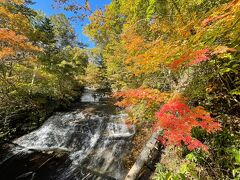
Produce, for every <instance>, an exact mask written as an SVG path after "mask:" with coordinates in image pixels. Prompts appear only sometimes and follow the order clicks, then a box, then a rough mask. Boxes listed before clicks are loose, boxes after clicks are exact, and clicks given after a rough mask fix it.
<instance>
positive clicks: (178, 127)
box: [154, 97, 221, 151]
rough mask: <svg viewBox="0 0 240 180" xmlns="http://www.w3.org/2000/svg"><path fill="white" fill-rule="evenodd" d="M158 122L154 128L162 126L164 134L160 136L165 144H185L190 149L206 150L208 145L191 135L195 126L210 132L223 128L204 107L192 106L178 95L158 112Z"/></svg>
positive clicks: (160, 139)
mask: <svg viewBox="0 0 240 180" xmlns="http://www.w3.org/2000/svg"><path fill="white" fill-rule="evenodd" d="M156 118H157V122H156V123H155V124H154V129H155V130H157V129H159V128H161V129H162V130H163V135H162V136H161V137H159V141H161V142H162V143H163V144H164V145H176V146H181V145H182V144H185V145H186V146H187V148H188V149H189V150H194V149H197V148H200V149H202V150H204V151H207V150H208V147H207V146H206V145H204V144H203V143H202V142H200V141H199V140H197V139H194V138H193V137H192V136H191V131H192V129H193V128H195V127H201V128H202V129H204V130H206V131H207V132H208V133H212V132H216V131H218V130H220V129H221V125H220V123H218V122H216V121H215V120H214V119H213V118H211V117H210V115H209V113H208V112H206V111H205V110H204V109H203V108H202V107H195V108H190V107H189V106H188V105H187V104H186V99H184V98H181V97H177V98H173V99H172V100H170V101H169V102H168V103H166V104H164V105H163V106H162V107H161V109H160V110H159V112H157V113H156Z"/></svg>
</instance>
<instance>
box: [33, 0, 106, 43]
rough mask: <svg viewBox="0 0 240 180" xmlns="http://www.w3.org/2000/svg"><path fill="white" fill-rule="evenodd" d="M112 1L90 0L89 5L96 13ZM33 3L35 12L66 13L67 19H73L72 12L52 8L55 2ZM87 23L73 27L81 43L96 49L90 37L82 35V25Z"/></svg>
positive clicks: (75, 23)
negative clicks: (96, 10)
mask: <svg viewBox="0 0 240 180" xmlns="http://www.w3.org/2000/svg"><path fill="white" fill-rule="evenodd" d="M110 1H111V0H89V4H90V7H91V10H92V11H94V10H95V9H97V8H103V7H104V6H105V5H108V4H109V3H110ZM33 2H35V4H34V5H32V6H31V7H32V8H33V9H35V10H41V11H43V12H44V13H45V14H46V15H47V16H50V15H54V14H59V13H64V14H65V15H66V16H67V17H71V13H70V12H66V11H63V10H60V9H54V8H52V5H53V4H54V0H33ZM79 21H80V20H79ZM87 23H88V21H87V20H86V21H85V22H72V26H73V27H74V29H75V31H76V34H77V36H78V39H79V40H80V41H81V42H83V43H85V44H88V45H89V47H94V43H93V42H92V41H91V40H90V39H89V38H88V37H86V36H84V35H83V34H82V30H83V26H82V24H87Z"/></svg>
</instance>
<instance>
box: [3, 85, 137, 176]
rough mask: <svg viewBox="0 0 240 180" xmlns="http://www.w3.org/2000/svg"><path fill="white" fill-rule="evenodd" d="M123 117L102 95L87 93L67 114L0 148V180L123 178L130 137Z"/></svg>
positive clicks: (130, 131) (131, 132)
mask: <svg viewBox="0 0 240 180" xmlns="http://www.w3.org/2000/svg"><path fill="white" fill-rule="evenodd" d="M125 118H126V114H121V113H119V112H117V110H116V109H115V107H114V106H113V105H112V104H111V103H109V99H108V98H107V97H106V95H104V94H96V93H95V92H94V91H91V90H89V89H86V90H85V92H84V93H83V96H82V98H81V102H80V103H78V104H77V105H75V107H73V110H72V111H71V112H61V113H56V114H55V115H53V116H51V117H50V118H49V119H48V120H47V121H46V122H45V123H44V124H43V125H42V126H41V127H40V128H39V129H37V130H36V131H33V132H31V133H29V134H27V135H24V136H22V137H20V138H18V139H16V140H14V141H13V143H12V144H6V145H5V146H3V147H2V148H1V153H0V172H1V173H0V179H4V180H11V179H26V180H27V179H29V180H36V179H41V180H42V179H44V180H47V179H56V180H61V179H62V180H66V179H70V180H71V179H73V180H75V179H79V180H80V179H81V180H82V179H91V180H95V179H99V180H100V179H106V180H107V179H123V178H124V176H125V175H126V169H125V168H124V166H123V163H122V160H123V157H124V156H125V155H126V153H127V152H128V147H129V144H130V142H131V137H132V136H133V135H134V133H135V127H134V126H131V127H128V126H126V125H125V124H124V119H125Z"/></svg>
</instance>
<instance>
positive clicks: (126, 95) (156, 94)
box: [114, 88, 169, 107]
mask: <svg viewBox="0 0 240 180" xmlns="http://www.w3.org/2000/svg"><path fill="white" fill-rule="evenodd" d="M168 96H169V94H168V93H162V92H160V91H159V90H157V89H150V88H138V89H129V90H126V91H122V92H117V93H115V94H114V97H117V98H122V100H121V101H119V102H117V103H116V105H117V106H120V107H129V106H133V105H136V104H137V103H140V102H141V101H145V102H146V103H147V106H151V105H153V104H154V103H158V104H160V103H163V102H165V101H167V98H168Z"/></svg>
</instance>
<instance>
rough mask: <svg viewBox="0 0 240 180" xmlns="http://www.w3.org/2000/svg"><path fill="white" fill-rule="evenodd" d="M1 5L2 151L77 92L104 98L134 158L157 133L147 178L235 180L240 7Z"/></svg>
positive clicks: (227, 0)
mask: <svg viewBox="0 0 240 180" xmlns="http://www.w3.org/2000/svg"><path fill="white" fill-rule="evenodd" d="M90 2H91V1H87V0H79V1H74V0H55V2H54V3H55V5H57V6H58V8H61V9H63V10H65V11H67V12H71V13H72V14H73V15H72V16H73V17H72V18H73V19H75V21H78V22H79V23H81V22H83V21H85V19H87V20H88V21H89V23H88V24H87V25H85V27H84V31H83V33H84V34H85V35H86V36H88V37H89V38H90V39H91V40H92V41H93V42H94V43H95V47H93V48H89V47H87V45H85V44H84V43H82V42H80V41H79V40H78V38H77V35H76V32H75V30H74V28H73V27H72V25H71V20H72V19H69V18H68V17H66V16H65V15H64V14H57V15H52V16H47V15H45V14H44V13H43V12H41V11H36V10H34V9H32V8H30V5H31V4H32V3H34V2H32V1H28V0H26V1H24V0H0V22H1V23H0V144H4V143H6V142H9V141H11V140H13V139H14V138H16V137H20V136H22V135H24V134H26V133H29V132H31V131H33V130H35V129H37V128H38V127H39V126H41V125H42V124H43V123H44V121H45V120H46V119H47V118H48V117H49V116H51V115H52V114H53V113H54V112H57V111H61V110H66V109H69V108H70V107H71V105H72V104H73V103H74V102H76V100H77V99H78V98H79V97H80V96H81V93H80V92H82V91H83V89H84V87H90V88H92V89H95V90H102V91H106V92H111V97H112V98H113V99H114V102H115V106H117V107H118V108H119V109H121V110H123V111H124V112H126V113H127V114H128V117H127V119H126V124H127V125H135V126H136V134H135V137H134V138H133V140H132V141H133V148H132V154H133V155H132V156H134V157H130V159H131V158H132V159H133V160H132V161H134V160H136V158H137V156H138V155H139V153H137V152H135V153H136V154H134V148H135V149H138V148H139V146H138V145H139V144H140V145H141V146H140V147H141V148H142V146H144V144H145V143H146V141H147V138H149V137H150V136H151V134H152V133H155V132H157V134H158V137H157V140H158V142H159V143H160V144H161V147H162V153H161V157H160V158H159V161H158V162H157V164H155V170H154V172H153V174H152V175H151V179H153V180H165V179H166V180H167V179H168V180H178V179H214V180H215V179H216V180H218V179H236V180H237V179H240V1H239V0H128V1H125V0H111V2H110V4H108V5H106V6H105V7H104V8H101V9H96V10H95V9H94V10H92V9H91V3H90Z"/></svg>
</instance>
